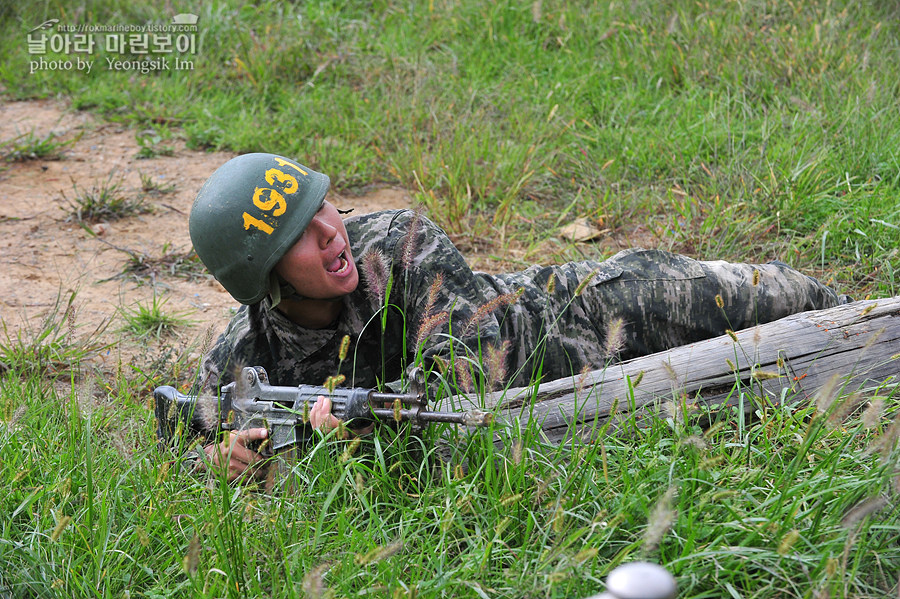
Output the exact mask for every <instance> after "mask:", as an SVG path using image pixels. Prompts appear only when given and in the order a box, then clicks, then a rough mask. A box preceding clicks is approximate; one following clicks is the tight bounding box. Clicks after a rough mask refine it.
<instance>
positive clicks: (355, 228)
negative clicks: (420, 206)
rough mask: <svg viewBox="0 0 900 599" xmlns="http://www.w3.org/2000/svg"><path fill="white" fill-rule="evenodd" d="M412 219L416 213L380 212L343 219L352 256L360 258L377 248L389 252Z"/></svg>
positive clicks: (401, 211)
mask: <svg viewBox="0 0 900 599" xmlns="http://www.w3.org/2000/svg"><path fill="white" fill-rule="evenodd" d="M414 218H416V212H414V211H412V210H382V211H379V212H371V213H369V214H361V215H359V216H352V217H349V218H347V219H345V220H344V226H345V227H346V228H347V235H348V236H349V237H350V243H351V244H352V246H353V248H354V255H356V256H361V255H362V254H364V253H365V252H366V251H368V250H370V249H372V248H374V247H378V246H380V247H381V249H382V250H383V251H386V252H389V249H388V248H389V247H391V246H393V245H394V244H395V243H396V241H397V239H398V238H399V237H400V236H402V235H403V234H405V233H406V231H407V229H408V224H409V222H410V221H412V220H413V219H414Z"/></svg>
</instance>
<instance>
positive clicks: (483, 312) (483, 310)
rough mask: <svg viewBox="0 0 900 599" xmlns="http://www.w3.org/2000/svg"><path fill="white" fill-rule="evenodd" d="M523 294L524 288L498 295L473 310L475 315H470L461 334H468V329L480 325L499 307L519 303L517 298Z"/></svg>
mask: <svg viewBox="0 0 900 599" xmlns="http://www.w3.org/2000/svg"><path fill="white" fill-rule="evenodd" d="M524 292H525V288H524V287H520V288H519V289H518V290H516V291H513V292H510V293H504V294H502V295H498V296H497V297H495V298H493V299H491V300H488V301H486V302H485V303H483V304H481V305H480V306H478V308H477V309H476V310H475V313H474V314H472V317H471V318H470V319H469V321H468V322H467V323H466V326H464V327H463V334H466V333H468V332H469V331H470V329H472V328H473V327H476V326H477V325H478V324H480V323H481V321H482V320H484V319H485V318H487V316H488V315H489V314H492V313H493V312H494V310H496V309H498V308H500V307H501V306H509V305H511V304H514V303H516V302H517V301H519V298H520V297H522V294H523V293H524Z"/></svg>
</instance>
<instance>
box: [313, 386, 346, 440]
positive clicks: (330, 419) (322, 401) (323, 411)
mask: <svg viewBox="0 0 900 599" xmlns="http://www.w3.org/2000/svg"><path fill="white" fill-rule="evenodd" d="M309 424H310V425H311V426H312V427H313V428H314V429H318V430H321V431H322V432H323V433H327V432H329V431H331V430H333V429H336V428H337V427H338V426H340V424H341V421H340V420H338V419H337V418H336V417H335V415H334V414H332V413H331V399H330V398H328V397H325V396H324V395H320V396H319V398H318V399H317V400H316V403H315V404H313V407H312V409H311V410H310V411H309Z"/></svg>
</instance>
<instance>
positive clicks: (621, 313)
mask: <svg viewBox="0 0 900 599" xmlns="http://www.w3.org/2000/svg"><path fill="white" fill-rule="evenodd" d="M603 267H604V268H603V272H604V273H605V276H601V277H598V278H599V279H600V280H598V281H597V282H595V283H594V282H592V284H590V285H589V286H588V288H586V289H585V290H584V294H583V298H579V299H582V302H583V303H582V305H581V306H580V308H582V309H584V310H585V313H586V315H591V314H592V315H593V316H592V320H593V321H594V326H595V327H597V326H598V325H601V326H603V327H604V328H606V329H607V330H609V329H610V325H611V323H614V322H615V321H616V320H617V319H621V321H622V323H623V324H624V329H623V331H622V333H623V339H622V343H621V346H622V349H621V350H620V351H619V354H618V357H619V359H622V360H625V359H629V358H633V357H636V356H642V355H646V354H650V353H654V352H658V351H663V350H666V349H670V348H672V347H677V346H680V345H686V344H688V343H693V342H696V341H700V340H702V339H708V338H710V337H716V336H719V335H722V334H724V333H725V332H726V330H727V329H731V330H735V331H736V330H740V329H744V328H747V327H751V326H754V325H756V324H761V323H765V322H771V321H773V320H777V319H779V318H783V317H785V316H788V315H790V314H795V313H797V312H803V311H806V310H818V309H822V308H830V307H833V306H836V305H838V304H841V303H845V302H846V300H845V299H844V298H843V297H840V296H838V295H837V293H835V292H834V291H833V290H832V289H830V288H829V287H827V286H825V285H823V284H822V283H820V282H819V281H817V280H816V279H814V278H812V277H809V276H806V275H804V274H802V273H800V272H798V271H797V270H794V269H793V268H791V267H789V266H787V265H786V264H783V263H780V262H770V263H768V264H735V263H730V262H725V261H721V260H719V261H712V262H704V261H699V260H694V259H691V258H688V257H686V256H681V255H676V254H671V253H669V252H664V251H659V250H625V251H623V252H620V253H618V254H616V255H615V256H613V257H612V258H610V259H609V260H608V261H606V262H604V263H603ZM601 323H602V324H601ZM598 328H599V327H598Z"/></svg>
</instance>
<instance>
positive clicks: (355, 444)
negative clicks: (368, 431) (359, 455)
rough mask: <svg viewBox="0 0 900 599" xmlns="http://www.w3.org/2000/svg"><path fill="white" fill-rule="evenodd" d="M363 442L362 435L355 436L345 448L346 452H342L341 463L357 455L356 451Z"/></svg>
mask: <svg viewBox="0 0 900 599" xmlns="http://www.w3.org/2000/svg"><path fill="white" fill-rule="evenodd" d="M361 443H362V439H361V438H360V437H353V439H352V440H351V441H350V443H348V444H347V448H346V449H345V450H344V453H342V454H341V463H343V462H347V461H349V460H350V458H352V457H353V456H354V455H356V452H357V450H358V449H359V446H360V444H361Z"/></svg>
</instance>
